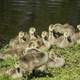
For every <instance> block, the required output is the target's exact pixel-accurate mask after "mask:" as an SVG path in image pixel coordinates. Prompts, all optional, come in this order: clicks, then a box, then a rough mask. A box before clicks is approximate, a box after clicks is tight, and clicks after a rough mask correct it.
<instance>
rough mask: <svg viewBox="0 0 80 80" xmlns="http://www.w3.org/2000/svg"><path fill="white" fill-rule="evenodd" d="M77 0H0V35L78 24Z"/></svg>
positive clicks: (78, 10)
mask: <svg viewBox="0 0 80 80" xmlns="http://www.w3.org/2000/svg"><path fill="white" fill-rule="evenodd" d="M79 13H80V1H79V0H34V1H33V0H0V33H1V34H3V35H10V36H11V37H12V35H16V33H18V32H19V31H20V30H24V31H25V30H28V28H29V27H30V26H35V27H38V29H39V31H42V30H44V29H47V26H48V25H49V24H51V23H56V22H61V23H65V22H69V23H70V24H74V25H76V24H78V23H79V22H80V19H79V18H80V17H79V15H80V14H79Z"/></svg>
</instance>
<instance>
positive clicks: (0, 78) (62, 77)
mask: <svg viewBox="0 0 80 80" xmlns="http://www.w3.org/2000/svg"><path fill="white" fill-rule="evenodd" d="M54 49H55V50H56V51H58V52H59V54H60V55H62V56H63V57H64V59H65V65H64V66H63V67H61V68H54V69H48V71H49V74H51V76H49V75H48V74H47V75H44V74H43V75H42V76H41V77H40V76H37V77H36V76H32V78H31V79H32V80H80V45H75V46H73V47H72V48H66V49H60V48H54ZM1 50H2V49H1ZM15 62H16V60H15V58H12V59H7V60H5V61H0V80H13V79H12V78H11V77H9V76H7V75H1V74H2V73H3V71H5V70H6V69H8V68H11V67H14V64H15ZM15 80H19V79H15ZM20 80H21V79H20Z"/></svg>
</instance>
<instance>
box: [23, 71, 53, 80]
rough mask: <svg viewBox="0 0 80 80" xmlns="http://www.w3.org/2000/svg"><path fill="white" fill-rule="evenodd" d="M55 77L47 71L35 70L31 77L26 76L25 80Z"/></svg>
mask: <svg viewBox="0 0 80 80" xmlns="http://www.w3.org/2000/svg"><path fill="white" fill-rule="evenodd" d="M46 76H48V77H53V75H52V74H51V73H49V72H46V71H40V70H33V72H32V73H31V74H30V75H26V74H25V75H24V76H23V77H24V79H23V80H31V79H33V78H34V77H35V78H37V77H46Z"/></svg>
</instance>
